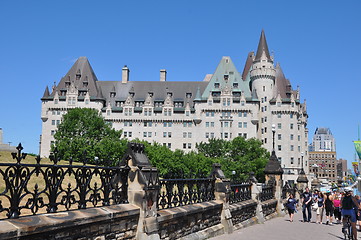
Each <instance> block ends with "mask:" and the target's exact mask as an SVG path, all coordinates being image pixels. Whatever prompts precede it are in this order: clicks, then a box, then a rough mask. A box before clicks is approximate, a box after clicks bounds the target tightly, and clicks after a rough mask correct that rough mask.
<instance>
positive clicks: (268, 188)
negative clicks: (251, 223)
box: [259, 184, 275, 202]
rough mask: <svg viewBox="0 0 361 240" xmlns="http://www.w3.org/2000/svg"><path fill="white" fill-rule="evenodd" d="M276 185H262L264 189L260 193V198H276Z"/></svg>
mask: <svg viewBox="0 0 361 240" xmlns="http://www.w3.org/2000/svg"><path fill="white" fill-rule="evenodd" d="M274 195H275V194H274V186H273V185H268V184H263V185H262V191H261V192H260V194H259V200H260V201H261V202H264V201H267V200H270V199H274Z"/></svg>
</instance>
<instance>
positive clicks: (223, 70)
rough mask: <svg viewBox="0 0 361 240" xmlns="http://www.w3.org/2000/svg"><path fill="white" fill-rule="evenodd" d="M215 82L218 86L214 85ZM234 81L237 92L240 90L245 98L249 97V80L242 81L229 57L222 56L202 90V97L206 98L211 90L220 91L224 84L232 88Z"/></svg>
mask: <svg viewBox="0 0 361 240" xmlns="http://www.w3.org/2000/svg"><path fill="white" fill-rule="evenodd" d="M227 78H228V80H227ZM215 83H218V84H219V86H215ZM234 83H237V84H238V86H237V87H236V88H235V89H236V91H237V92H239V91H242V92H243V93H244V95H245V97H246V98H247V97H251V91H250V89H249V80H246V81H243V80H242V76H241V74H240V73H239V72H238V70H237V69H236V67H235V66H234V64H233V62H232V60H231V58H230V57H223V58H222V59H221V61H220V63H219V64H218V66H217V68H216V71H215V72H214V74H213V75H212V77H211V79H210V81H209V83H208V85H207V87H206V88H205V90H204V91H203V94H202V99H207V98H208V97H209V94H210V92H212V91H221V90H222V89H223V88H224V87H226V85H228V87H229V88H230V89H233V86H234Z"/></svg>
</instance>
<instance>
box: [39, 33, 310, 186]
mask: <svg viewBox="0 0 361 240" xmlns="http://www.w3.org/2000/svg"><path fill="white" fill-rule="evenodd" d="M129 72H130V70H129V68H128V67H127V66H124V68H123V69H122V79H121V81H99V80H98V79H97V77H96V75H95V73H94V72H93V69H92V67H91V66H90V64H89V62H88V59H87V58H86V57H80V58H79V59H78V60H77V61H76V62H75V64H74V65H73V66H72V68H71V69H70V70H69V72H68V73H67V74H66V75H65V76H64V77H63V78H62V79H61V80H60V82H59V84H58V85H54V86H53V88H52V91H51V92H50V91H49V89H48V88H46V89H45V92H44V96H43V97H42V98H41V100H42V112H41V119H42V121H43V123H42V136H41V156H48V155H49V151H50V146H51V144H52V142H53V141H54V138H53V135H54V134H55V132H56V129H57V125H58V124H59V123H60V122H61V118H62V115H63V114H65V113H66V111H67V110H68V109H70V108H76V107H80V108H84V107H87V108H95V109H98V110H99V111H100V112H101V113H102V115H103V116H104V118H105V119H106V120H107V121H109V122H111V123H112V126H113V127H114V128H115V129H122V130H123V134H124V137H126V138H128V139H130V140H131V139H134V138H139V139H144V140H147V141H149V142H153V141H156V142H159V143H161V144H163V145H165V146H167V147H169V148H171V149H173V150H174V149H183V150H186V151H189V150H194V149H195V146H196V143H199V142H201V141H207V140H208V139H210V138H222V139H226V140H228V139H229V140H230V139H233V138H235V137H237V136H242V137H245V138H257V139H259V140H261V141H262V142H263V146H264V147H265V148H266V149H268V150H269V151H272V126H273V127H274V128H275V151H276V155H277V157H278V158H279V160H280V161H281V165H282V167H283V168H284V171H285V174H284V176H283V178H284V180H290V181H292V180H294V181H295V180H296V179H297V177H298V171H299V170H300V169H301V167H302V164H303V165H304V166H305V171H306V174H308V168H307V167H306V166H308V164H307V160H308V151H307V146H308V136H307V135H308V129H307V127H306V126H307V118H308V115H307V111H306V103H305V102H304V103H301V100H300V91H299V89H297V90H293V89H292V87H291V84H290V82H289V80H288V79H287V78H285V76H284V74H283V72H282V69H281V67H280V65H279V64H275V63H274V59H273V56H271V55H270V53H269V50H268V46H267V42H266V37H265V34H264V32H263V31H262V33H261V37H260V41H259V44H258V49H257V52H256V54H255V53H254V52H250V53H249V54H248V56H247V59H246V62H245V66H244V69H243V71H242V73H241V72H239V71H238V70H237V69H236V67H235V65H234V64H233V62H232V60H231V58H230V57H223V58H222V59H221V61H220V63H219V64H218V66H217V68H216V70H215V71H214V73H213V74H207V75H206V76H205V78H204V80H203V81H195V82H191V81H184V82H180V81H177V82H170V81H167V80H166V73H167V72H166V70H160V81H131V80H130V78H129Z"/></svg>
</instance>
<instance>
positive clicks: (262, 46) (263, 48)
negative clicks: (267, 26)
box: [254, 29, 272, 62]
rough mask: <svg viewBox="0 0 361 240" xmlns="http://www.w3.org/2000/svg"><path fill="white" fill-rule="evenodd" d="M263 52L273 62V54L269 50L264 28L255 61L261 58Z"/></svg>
mask: <svg viewBox="0 0 361 240" xmlns="http://www.w3.org/2000/svg"><path fill="white" fill-rule="evenodd" d="M263 52H264V53H265V54H266V58H267V60H268V61H271V62H272V59H271V56H270V54H269V50H268V45H267V41H266V35H265V34H264V30H263V29H262V32H261V37H260V39H259V43H258V49H257V54H256V58H255V59H254V61H255V62H257V61H260V60H261V57H262V54H263Z"/></svg>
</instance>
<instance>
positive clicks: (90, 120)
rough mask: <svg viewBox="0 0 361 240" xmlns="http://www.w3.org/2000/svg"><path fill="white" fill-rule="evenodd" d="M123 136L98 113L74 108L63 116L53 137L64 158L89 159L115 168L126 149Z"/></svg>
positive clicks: (74, 159) (61, 156)
mask: <svg viewBox="0 0 361 240" xmlns="http://www.w3.org/2000/svg"><path fill="white" fill-rule="evenodd" d="M121 134H122V131H119V130H115V129H113V128H111V126H110V124H109V123H107V122H106V121H105V120H104V118H103V117H102V116H101V114H100V113H99V112H98V111H97V110H95V109H91V108H74V109H70V110H69V111H68V112H67V113H66V114H65V115H63V119H62V122H61V123H60V125H59V126H58V130H57V132H56V133H55V135H54V138H55V146H56V147H57V150H58V154H59V157H60V158H61V159H64V160H68V159H70V158H72V160H73V161H83V160H84V158H85V156H86V157H87V158H88V162H89V163H93V164H101V165H114V164H116V162H117V161H119V160H120V159H121V158H122V157H123V154H124V152H125V150H126V143H127V140H125V139H121ZM52 149H54V146H52Z"/></svg>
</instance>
